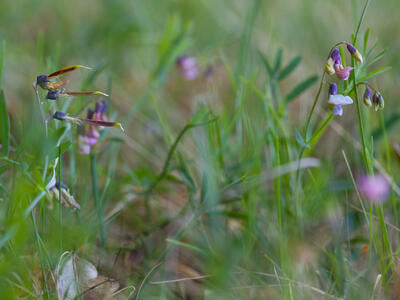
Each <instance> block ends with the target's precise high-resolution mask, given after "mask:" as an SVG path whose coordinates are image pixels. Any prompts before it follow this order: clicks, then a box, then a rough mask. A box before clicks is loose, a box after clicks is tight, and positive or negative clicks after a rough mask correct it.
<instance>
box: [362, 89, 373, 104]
mask: <svg viewBox="0 0 400 300" xmlns="http://www.w3.org/2000/svg"><path fill="white" fill-rule="evenodd" d="M364 104H365V105H366V106H367V107H371V106H372V102H371V89H370V88H369V87H366V88H365V92H364Z"/></svg>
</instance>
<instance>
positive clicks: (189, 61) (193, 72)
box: [176, 55, 199, 80]
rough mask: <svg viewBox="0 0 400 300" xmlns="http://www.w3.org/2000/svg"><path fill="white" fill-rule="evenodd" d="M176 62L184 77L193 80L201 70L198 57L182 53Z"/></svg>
mask: <svg viewBox="0 0 400 300" xmlns="http://www.w3.org/2000/svg"><path fill="white" fill-rule="evenodd" d="M176 63H177V65H178V67H179V69H180V70H181V72H182V76H183V78H184V79H186V80H193V79H195V78H196V77H197V76H198V74H199V71H198V69H197V60H196V58H194V57H191V56H184V55H182V56H180V57H179V58H178V60H177V61H176Z"/></svg>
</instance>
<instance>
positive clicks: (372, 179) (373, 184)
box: [357, 175, 390, 203]
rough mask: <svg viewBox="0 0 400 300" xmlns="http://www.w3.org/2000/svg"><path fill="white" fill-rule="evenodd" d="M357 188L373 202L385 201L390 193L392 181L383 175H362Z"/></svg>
mask: <svg viewBox="0 0 400 300" xmlns="http://www.w3.org/2000/svg"><path fill="white" fill-rule="evenodd" d="M357 188H358V190H359V191H360V192H361V194H363V195H364V196H365V197H367V198H368V199H369V200H370V201H371V202H372V203H383V202H385V201H386V200H387V198H388V196H389V194H390V183H389V182H388V181H387V180H386V179H385V178H384V177H383V176H382V175H371V176H363V177H361V178H360V179H359V180H358V181H357Z"/></svg>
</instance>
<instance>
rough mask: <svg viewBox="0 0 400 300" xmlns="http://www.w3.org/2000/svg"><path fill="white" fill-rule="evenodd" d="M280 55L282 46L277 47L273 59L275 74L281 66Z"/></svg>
mask: <svg viewBox="0 0 400 300" xmlns="http://www.w3.org/2000/svg"><path fill="white" fill-rule="evenodd" d="M282 55H283V50H282V48H279V50H278V52H277V53H276V59H275V66H274V73H275V74H276V73H278V72H279V69H280V68H281V64H282Z"/></svg>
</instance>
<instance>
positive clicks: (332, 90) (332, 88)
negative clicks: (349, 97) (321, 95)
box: [329, 83, 337, 96]
mask: <svg viewBox="0 0 400 300" xmlns="http://www.w3.org/2000/svg"><path fill="white" fill-rule="evenodd" d="M336 94H337V85H336V83H331V85H330V86H329V96H333V95H336Z"/></svg>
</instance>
